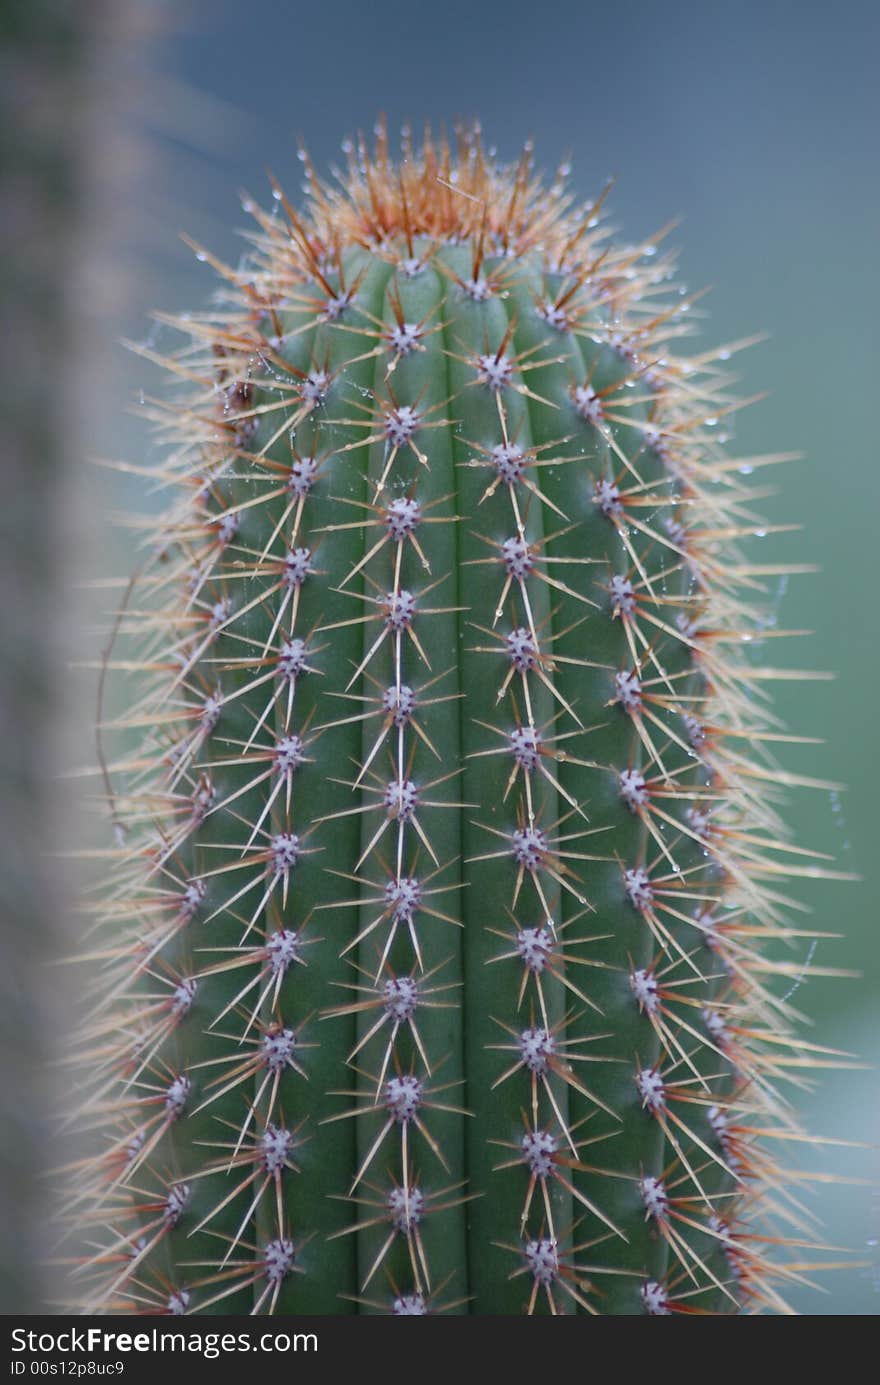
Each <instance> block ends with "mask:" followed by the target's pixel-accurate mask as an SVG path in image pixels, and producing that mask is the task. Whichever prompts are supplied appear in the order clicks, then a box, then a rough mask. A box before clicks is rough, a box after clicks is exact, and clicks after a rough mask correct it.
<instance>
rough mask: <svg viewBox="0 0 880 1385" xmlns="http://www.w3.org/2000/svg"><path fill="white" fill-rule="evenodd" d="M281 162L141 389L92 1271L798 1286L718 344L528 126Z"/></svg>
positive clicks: (173, 1297)
mask: <svg viewBox="0 0 880 1385" xmlns="http://www.w3.org/2000/svg"><path fill="white" fill-rule="evenodd" d="M303 164H304V168H305V173H306V186H307V199H306V205H305V207H304V208H303V209H302V210H296V209H295V208H294V207H293V206H292V205H291V203H290V202H289V200H288V198H287V197H286V196H285V194H284V193H283V192H282V190H281V189H280V187H275V189H274V194H275V204H274V206H273V207H272V209H271V211H270V212H267V211H265V210H262V209H261V208H259V207H258V206H256V205H254V204H252V203H250V202H247V203H246V204H245V206H246V210H247V211H248V212H249V213H250V214H252V216H253V218H254V222H255V230H254V231H253V232H252V233H251V234H250V236H249V241H250V251H249V253H248V255H247V256H246V258H245V260H244V261H243V263H242V266H241V267H240V268H233V267H229V266H227V265H225V264H222V263H220V262H219V261H218V260H217V259H216V258H215V257H213V256H212V255H210V254H208V253H206V252H204V251H201V250H198V251H197V253H198V255H199V258H200V259H202V260H207V261H208V262H209V263H210V264H211V265H212V266H213V267H214V268H215V269H216V270H217V271H218V273H219V275H220V277H221V279H222V281H223V285H224V288H223V292H222V294H221V295H220V296H219V298H218V300H217V301H216V303H215V304H214V305H213V306H212V309H211V310H210V311H209V312H208V313H206V314H204V315H201V316H198V317H192V316H187V317H186V318H185V319H179V320H176V319H175V320H172V322H171V325H172V326H173V327H175V328H177V329H179V330H180V331H181V332H182V333H183V335H184V340H185V344H184V345H183V346H182V348H181V349H180V350H178V351H175V352H173V353H172V354H171V355H169V356H167V357H163V358H162V364H163V365H165V366H167V368H168V369H169V370H170V371H171V372H172V374H173V376H174V377H175V379H176V382H177V385H178V386H179V389H178V390H175V391H173V392H170V393H169V394H168V395H167V396H166V397H165V398H164V399H162V400H161V401H156V402H151V403H148V404H147V405H146V406H145V407H146V411H147V413H148V415H149V416H150V417H151V418H152V419H153V420H154V421H155V423H156V425H157V428H158V433H159V437H160V439H161V440H162V442H163V443H164V444H165V446H164V448H163V452H162V456H161V460H160V461H159V462H158V463H157V464H156V465H155V467H154V469H153V470H152V472H151V475H152V478H153V480H154V482H155V484H156V485H158V486H159V487H161V488H162V489H163V490H164V489H167V490H170V491H171V492H172V493H173V496H174V498H173V501H172V504H171V508H170V510H169V511H168V513H167V514H166V515H165V517H164V518H163V519H162V520H161V521H160V522H158V523H157V522H156V521H154V520H151V521H150V522H149V524H148V525H147V526H146V543H145V546H144V557H143V561H142V563H141V565H140V567H139V568H138V569H137V572H136V575H135V577H134V578H133V579H132V583H131V586H130V590H129V592H128V594H127V597H126V601H125V602H124V603H123V604H122V607H121V610H120V613H119V615H118V625H119V630H118V639H117V643H116V649H115V652H114V654H113V656H112V659H111V666H112V667H114V668H119V669H123V670H125V671H126V672H127V674H129V675H130V676H131V678H132V679H133V680H134V687H133V689H132V690H131V691H130V692H129V693H128V694H127V696H126V702H125V710H124V712H123V715H122V716H121V717H120V718H119V719H118V721H117V723H116V725H117V730H118V731H119V732H120V733H122V734H124V736H126V737H128V745H127V747H126V748H124V749H120V751H119V753H118V755H117V756H116V758H115V760H114V762H113V763H112V764H110V765H108V766H107V771H108V773H107V779H108V782H109V783H110V785H111V787H110V791H109V806H110V814H111V817H112V821H113V824H114V827H115V829H116V838H117V839H116V845H115V846H114V848H113V849H112V852H111V856H112V868H111V870H110V872H109V873H110V876H111V879H110V883H109V885H108V887H107V889H106V890H105V891H104V893H103V896H102V901H101V904H100V906H99V910H98V912H99V924H100V926H101V928H102V930H103V934H104V938H105V941H103V942H102V943H101V944H99V945H98V946H97V947H96V948H95V950H94V951H93V953H92V954H91V958H92V960H91V965H92V966H93V967H95V968H96V969H97V979H96V981H95V982H94V984H93V987H92V990H91V992H90V997H89V1018H88V1023H87V1026H86V1034H85V1040H84V1046H83V1056H84V1059H85V1061H86V1064H87V1067H88V1071H89V1073H90V1075H91V1076H90V1082H91V1085H90V1089H89V1097H88V1100H87V1102H86V1103H85V1108H84V1109H85V1112H86V1116H87V1123H89V1124H90V1125H91V1126H92V1127H97V1128H98V1130H99V1131H100V1132H101V1133H102V1135H103V1136H104V1137H106V1145H105V1147H104V1148H103V1149H102V1151H101V1153H100V1154H99V1155H95V1156H94V1157H91V1158H89V1159H88V1160H86V1161H85V1163H84V1164H83V1165H82V1166H81V1167H80V1170H79V1183H78V1187H77V1192H76V1198H75V1203H74V1213H73V1215H74V1219H75V1220H76V1221H77V1222H78V1223H79V1225H80V1226H86V1227H88V1228H89V1230H90V1236H91V1242H92V1243H91V1247H90V1249H89V1250H88V1252H87V1253H85V1254H84V1255H83V1256H82V1258H81V1261H80V1264H79V1266H78V1271H77V1283H78V1285H79V1286H80V1287H79V1288H78V1290H77V1294H78V1302H79V1304H80V1306H83V1305H84V1306H85V1307H87V1308H88V1309H91V1310H94V1311H102V1312H157V1311H158V1312H167V1313H173V1314H177V1313H184V1312H186V1313H215V1312H231V1313H255V1314H268V1313H272V1312H275V1313H297V1314H300V1313H302V1314H338V1313H351V1312H359V1313H379V1314H392V1315H418V1314H423V1313H428V1312H432V1313H433V1312H459V1313H460V1312H474V1313H496V1314H499V1313H500V1314H517V1313H520V1312H523V1311H525V1312H528V1313H548V1312H549V1313H585V1314H633V1315H638V1314H644V1313H647V1314H649V1315H666V1314H670V1313H712V1314H719V1315H720V1314H727V1313H736V1312H763V1311H782V1312H784V1311H786V1304H785V1300H784V1297H783V1294H784V1289H785V1284H786V1282H791V1281H792V1280H794V1279H797V1278H798V1276H799V1275H800V1274H801V1273H802V1270H803V1251H802V1250H801V1249H796V1248H795V1247H803V1246H804V1245H805V1244H808V1243H810V1242H812V1241H813V1240H815V1235H816V1233H815V1227H813V1226H812V1224H811V1221H810V1218H809V1217H808V1216H807V1214H806V1213H805V1212H804V1211H803V1209H802V1208H801V1206H800V1203H799V1200H798V1196H797V1194H798V1183H799V1181H801V1180H802V1179H803V1178H804V1177H805V1175H802V1174H801V1175H799V1174H797V1173H788V1174H786V1176H785V1178H783V1177H782V1175H781V1172H780V1166H779V1164H778V1162H777V1160H778V1157H779V1151H780V1150H784V1149H785V1148H786V1145H787V1143H788V1142H790V1141H797V1140H798V1138H799V1135H798V1129H797V1125H796V1122H795V1118H794V1114H793V1112H792V1109H791V1107H790V1105H789V1104H788V1103H787V1102H786V1101H785V1099H784V1097H783V1096H782V1095H780V1093H779V1091H778V1090H777V1088H778V1087H779V1086H780V1085H783V1084H784V1083H785V1081H786V1080H787V1079H789V1078H791V1077H795V1078H797V1076H798V1074H799V1073H800V1070H801V1068H802V1067H803V1066H804V1064H805V1061H807V1060H812V1059H816V1057H817V1054H819V1053H820V1050H819V1049H818V1048H817V1046H815V1045H812V1046H811V1045H805V1044H803V1042H802V1041H801V1040H800V1039H799V1038H798V1037H797V1035H796V1034H795V1033H794V1032H793V1026H792V1022H793V1020H794V1019H795V1018H796V1017H795V1015H794V1012H793V1011H792V1007H791V1004H790V1000H789V995H788V992H789V991H790V989H791V985H792V978H794V977H797V976H799V975H800V974H801V973H802V971H803V967H802V964H801V962H800V960H799V953H798V952H797V950H795V951H794V952H790V953H786V952H785V950H784V948H783V947H782V944H784V943H786V942H792V941H794V942H796V943H800V942H801V941H802V940H803V939H804V938H805V937H806V936H808V935H807V934H806V932H805V930H804V929H803V928H802V927H801V926H800V925H798V926H796V927H794V926H792V925H791V924H790V923H789V922H788V918H789V915H790V911H791V907H792V904H793V901H791V900H790V899H789V898H788V897H787V895H786V885H785V880H786V877H791V876H798V875H805V874H806V875H810V874H816V873H818V872H820V870H823V869H824V868H823V867H821V866H820V865H819V864H817V863H816V862H815V860H814V859H813V858H812V857H811V855H810V853H809V852H807V851H805V850H804V849H801V848H798V847H796V846H795V845H793V844H792V843H791V842H790V839H789V837H788V835H787V833H786V829H785V827H784V824H783V823H782V822H781V820H780V816H779V806H778V801H777V800H778V795H779V791H780V788H781V787H784V786H788V785H792V784H795V783H798V782H800V781H799V780H798V778H797V776H795V775H792V774H786V773H784V772H783V771H782V770H780V768H779V766H778V764H777V762H776V760H775V758H774V756H775V752H776V748H777V744H778V743H780V742H785V741H787V740H790V739H793V738H791V737H789V736H786V735H785V734H784V733H783V732H782V731H781V730H780V729H779V725H778V722H777V721H776V720H775V718H774V716H773V714H772V711H771V710H770V708H769V705H768V702H767V698H766V691H767V687H766V685H767V684H768V683H770V682H771V681H772V680H773V679H774V678H776V677H782V676H785V677H788V676H791V672H790V671H785V672H783V671H781V670H778V669H776V668H773V667H770V666H767V665H766V664H764V663H763V662H759V661H758V660H757V659H756V658H755V657H754V655H753V653H752V648H751V646H750V643H749V642H750V641H752V642H754V641H756V640H757V639H759V638H763V637H764V636H767V635H768V634H769V633H770V632H769V631H768V630H767V628H766V623H765V620H764V607H763V605H762V594H763V592H764V583H765V579H768V578H770V577H772V576H773V575H775V574H777V573H779V572H781V571H783V566H782V565H780V564H777V563H775V562H774V563H767V562H766V561H764V560H763V557H762V560H761V561H754V560H753V559H752V557H751V556H750V554H749V552H748V550H747V549H746V550H745V551H744V550H743V544H744V543H745V541H746V540H747V539H748V538H749V536H752V535H754V534H756V533H763V532H764V527H762V524H761V521H760V519H758V518H757V517H756V515H755V513H754V510H753V503H754V499H753V493H752V491H751V489H750V487H751V483H750V482H749V480H748V474H749V473H750V472H752V471H753V470H755V469H757V468H761V467H764V466H767V465H769V464H771V463H774V462H777V461H780V460H783V458H781V457H779V456H764V457H760V458H750V459H747V460H744V459H741V458H737V457H735V456H733V457H731V456H729V455H728V454H727V453H726V452H725V448H724V444H725V442H726V441H727V439H726V437H725V436H724V432H725V421H726V420H728V419H729V417H730V415H731V414H732V413H733V412H734V411H735V410H736V409H737V408H738V407H740V405H739V401H737V399H736V398H735V396H734V395H733V394H732V393H731V383H732V382H731V377H730V374H729V367H728V365H727V364H726V363H727V361H728V360H729V358H730V356H731V354H732V352H733V351H734V350H736V349H738V347H739V346H740V345H743V343H738V344H736V345H735V346H732V347H727V348H725V349H723V350H717V351H703V352H700V353H699V354H697V355H694V356H691V357H689V358H688V357H685V356H683V355H680V354H679V343H680V339H681V338H682V337H683V336H685V335H686V333H687V331H688V322H689V319H688V317H687V311H688V309H689V308H690V306H691V302H692V300H691V299H688V298H687V297H684V296H682V294H681V293H680V291H679V290H678V289H677V288H676V287H675V286H674V284H673V283H672V280H671V276H672V273H673V265H672V259H671V257H670V256H669V255H668V254H667V253H666V252H665V251H664V250H663V249H662V246H661V244H660V239H661V238H659V237H658V238H656V239H652V240H649V241H647V242H646V243H644V244H642V245H638V246H634V247H633V246H623V247H621V246H619V245H616V244H615V243H614V242H613V241H612V240H611V239H610V237H609V233H608V230H607V227H606V223H605V219H604V211H603V201H604V197H600V198H599V199H598V200H597V201H595V202H593V203H590V204H588V205H586V206H581V205H579V204H577V203H576V201H575V200H574V198H573V196H572V194H571V192H570V191H569V190H568V186H567V170H565V169H560V171H559V173H558V174H557V175H556V177H555V178H554V179H553V180H552V181H551V182H550V183H549V184H545V185H542V183H541V181H540V180H539V179H538V177H537V176H536V175H535V173H534V172H533V170H532V165H531V156H530V152H529V151H528V150H527V151H526V152H525V153H524V154H523V157H522V159H521V160H520V161H519V163H518V164H516V165H515V166H512V167H507V166H499V165H498V164H496V162H495V161H494V160H493V159H492V158H490V157H489V155H488V154H487V153H486V152H484V149H483V147H482V145H481V141H480V137H479V133H478V132H477V131H476V130H475V129H466V130H463V131H461V132H460V134H459V137H458V142H457V147H456V148H455V149H454V150H450V147H449V145H448V144H447V142H446V141H445V140H435V139H433V138H432V137H431V136H430V135H427V136H426V137H425V140H424V143H423V145H422V147H421V148H420V149H418V150H416V149H415V148H414V147H413V146H412V145H411V143H410V141H409V138H408V137H405V147H404V149H403V157H402V159H401V161H400V162H399V163H398V164H395V163H394V162H393V160H392V158H391V156H390V154H389V149H388V143H387V139H386V136H385V133H384V131H383V130H382V129H380V130H379V131H378V134H377V139H376V143H375V146H374V147H373V148H372V149H370V150H368V149H367V147H366V145H365V144H364V142H362V141H361V142H358V143H356V144H354V145H352V146H351V147H350V149H349V163H348V169H347V172H345V173H344V175H343V176H342V177H341V178H340V179H339V180H338V184H334V185H332V186H331V185H327V184H325V183H323V182H322V181H320V180H319V179H318V178H317V177H316V176H315V174H314V172H313V170H312V168H311V166H310V163H309V161H308V159H307V157H306V156H305V155H303ZM194 248H195V247H194ZM147 354H150V353H149V352H148V353H147ZM784 570H786V571H790V570H791V568H790V567H785V569H784ZM772 633H773V635H778V634H780V633H782V632H780V631H778V630H773V631H772ZM823 1061H830V1058H828V1059H826V1060H823ZM95 1227H100V1228H102V1231H101V1234H100V1236H99V1237H98V1243H96V1240H95V1235H96V1233H95V1231H94V1228H95ZM108 1227H109V1228H110V1229H109V1230H107V1229H106V1228H108ZM83 1285H85V1288H83V1287H82V1286H83Z"/></svg>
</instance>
